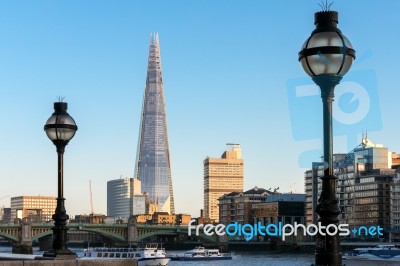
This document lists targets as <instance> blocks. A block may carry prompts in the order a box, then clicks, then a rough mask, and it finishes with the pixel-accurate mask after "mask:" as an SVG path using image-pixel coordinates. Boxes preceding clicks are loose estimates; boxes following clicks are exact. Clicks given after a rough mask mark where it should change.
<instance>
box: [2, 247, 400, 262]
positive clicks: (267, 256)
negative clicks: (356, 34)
mask: <svg viewBox="0 0 400 266" xmlns="http://www.w3.org/2000/svg"><path fill="white" fill-rule="evenodd" d="M72 250H73V251H75V252H76V253H77V254H78V256H82V255H83V253H82V252H83V249H72ZM1 252H6V253H11V247H2V246H1V247H0V253H1ZM183 252H184V251H172V252H170V253H168V252H167V253H168V255H171V256H173V255H175V254H180V253H183ZM33 253H34V254H40V252H39V250H38V249H37V248H34V250H33ZM232 254H233V259H232V260H225V261H205V262H202V261H193V262H189V261H171V262H170V263H169V264H168V266H192V265H193V266H194V265H195V266H310V265H312V264H313V263H314V254H313V253H279V254H276V253H275V254H273V253H268V252H263V251H257V252H244V251H243V252H233V253H232ZM343 264H344V265H346V266H375V265H377V266H394V265H400V263H399V262H397V263H396V262H384V261H381V262H368V261H362V262H353V261H346V260H344V261H343Z"/></svg>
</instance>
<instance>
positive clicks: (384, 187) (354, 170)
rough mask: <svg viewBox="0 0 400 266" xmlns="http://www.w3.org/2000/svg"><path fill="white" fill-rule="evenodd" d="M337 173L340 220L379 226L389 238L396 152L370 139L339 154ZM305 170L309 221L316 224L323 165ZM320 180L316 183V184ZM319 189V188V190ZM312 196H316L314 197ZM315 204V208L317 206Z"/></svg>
mask: <svg viewBox="0 0 400 266" xmlns="http://www.w3.org/2000/svg"><path fill="white" fill-rule="evenodd" d="M333 159H334V175H335V176H336V177H337V184H336V185H337V195H338V200H339V207H340V210H341V214H340V215H339V218H340V223H344V224H349V225H350V228H354V227H355V228H358V227H360V226H377V225H379V226H380V227H382V228H383V229H384V230H383V231H384V232H385V233H384V236H380V237H381V238H386V239H387V238H388V232H389V229H390V186H391V184H392V182H393V176H394V171H395V170H393V169H392V165H393V163H392V154H391V153H390V152H389V151H388V149H387V148H385V147H383V146H382V145H378V144H373V143H372V142H371V141H370V140H368V139H367V138H363V139H362V143H361V144H360V145H359V146H358V147H356V148H355V149H354V150H352V151H351V152H350V153H348V154H335V155H334V156H333ZM314 166H315V168H313V169H311V170H308V171H306V173H305V189H306V194H307V197H306V221H307V223H315V221H316V218H317V215H316V214H315V206H316V202H315V200H316V199H317V198H318V197H319V193H320V191H321V188H320V186H321V180H320V179H319V178H320V177H322V176H323V166H322V164H314V165H313V167H314ZM315 183H316V185H315ZM315 188H317V190H315ZM310 195H312V196H310ZM313 206H314V207H313Z"/></svg>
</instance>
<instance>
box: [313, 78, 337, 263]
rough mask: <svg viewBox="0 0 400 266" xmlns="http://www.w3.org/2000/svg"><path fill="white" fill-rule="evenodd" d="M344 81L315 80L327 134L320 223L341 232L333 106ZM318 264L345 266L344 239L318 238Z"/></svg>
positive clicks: (324, 130)
mask: <svg viewBox="0 0 400 266" xmlns="http://www.w3.org/2000/svg"><path fill="white" fill-rule="evenodd" d="M341 79H342V77H341V76H339V75H330V74H326V75H319V76H315V77H313V80H314V82H315V83H316V84H317V85H318V86H319V87H320V89H321V98H322V109H323V133H324V136H323V140H324V176H323V177H322V178H321V180H322V190H321V195H320V197H319V199H318V205H317V209H316V212H317V214H318V215H319V219H318V222H319V223H321V226H324V227H325V228H326V227H327V226H329V225H336V228H337V226H338V223H339V218H338V215H339V214H340V208H339V205H338V199H337V195H336V179H337V178H336V177H335V176H334V175H333V134H332V132H333V130H332V128H333V127H332V102H333V99H334V89H335V86H336V85H337V84H339V82H340V80H341ZM329 232H332V230H330V231H329ZM315 263H316V265H332V266H333V265H334V266H337V265H340V266H341V265H342V254H341V252H340V238H339V234H338V232H337V231H336V234H334V235H332V236H331V235H329V234H327V233H326V232H324V234H320V233H318V234H317V235H316V248H315Z"/></svg>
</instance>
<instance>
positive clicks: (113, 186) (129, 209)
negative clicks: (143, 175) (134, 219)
mask: <svg viewBox="0 0 400 266" xmlns="http://www.w3.org/2000/svg"><path fill="white" fill-rule="evenodd" d="M145 197H146V195H142V194H141V188H140V181H139V180H137V179H135V178H128V177H125V178H120V179H115V180H110V181H108V182H107V215H108V216H112V217H121V218H122V217H126V218H127V217H129V216H131V215H133V214H144V213H145V206H146V205H145V203H146V200H142V199H141V198H145ZM137 198H140V204H139V203H138V201H135V199H137Z"/></svg>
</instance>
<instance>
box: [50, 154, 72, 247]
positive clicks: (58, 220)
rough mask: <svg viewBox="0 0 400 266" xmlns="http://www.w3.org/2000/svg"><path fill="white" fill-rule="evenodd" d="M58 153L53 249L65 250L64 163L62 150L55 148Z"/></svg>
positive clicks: (66, 229) (66, 216) (66, 217)
mask: <svg viewBox="0 0 400 266" xmlns="http://www.w3.org/2000/svg"><path fill="white" fill-rule="evenodd" d="M57 154H58V195H57V207H56V211H55V214H54V215H53V219H54V228H53V248H54V249H55V250H67V249H68V248H67V231H68V228H67V220H68V219H69V217H68V215H67V212H66V210H65V198H64V188H63V187H64V183H63V182H64V180H63V174H64V169H63V164H64V151H60V149H58V148H57Z"/></svg>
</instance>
